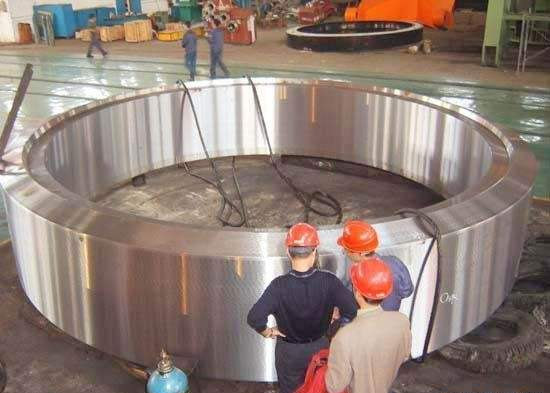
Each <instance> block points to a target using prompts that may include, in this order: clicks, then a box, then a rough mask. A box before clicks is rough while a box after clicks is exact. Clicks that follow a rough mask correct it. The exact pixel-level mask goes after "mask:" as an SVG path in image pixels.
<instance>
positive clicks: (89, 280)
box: [80, 236, 92, 290]
mask: <svg viewBox="0 0 550 393" xmlns="http://www.w3.org/2000/svg"><path fill="white" fill-rule="evenodd" d="M80 241H81V242H82V249H83V252H84V283H85V285H86V289H88V290H91V289H92V278H91V275H92V274H91V272H90V249H89V247H88V239H87V238H86V237H84V236H80Z"/></svg>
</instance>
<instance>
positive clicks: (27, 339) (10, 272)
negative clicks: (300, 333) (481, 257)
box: [0, 206, 550, 393]
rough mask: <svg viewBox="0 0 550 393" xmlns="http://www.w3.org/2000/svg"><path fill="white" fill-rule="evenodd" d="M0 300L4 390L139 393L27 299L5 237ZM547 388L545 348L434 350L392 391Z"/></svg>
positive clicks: (549, 367)
mask: <svg viewBox="0 0 550 393" xmlns="http://www.w3.org/2000/svg"><path fill="white" fill-rule="evenodd" d="M531 216H532V219H531V225H530V233H531V235H534V236H539V237H540V236H541V235H542V236H546V238H548V237H549V236H550V210H549V209H548V206H546V207H543V206H538V207H535V208H533V209H532V215H531ZM542 247H546V248H547V247H548V246H547V245H546V246H545V245H542ZM541 249H542V248H541ZM530 251H531V252H526V253H525V255H524V257H523V259H522V264H521V265H520V266H522V267H523V268H525V269H529V268H530V267H532V266H533V262H535V261H534V260H533V259H532V256H530V255H531V254H532V251H533V250H532V249H531V250H530ZM539 251H540V250H539ZM541 260H542V261H543V263H544V269H546V271H550V258H549V255H548V254H547V255H546V257H544V256H543V258H542V259H541ZM537 262H540V261H539V260H538V261H537ZM520 270H521V269H520ZM0 304H1V305H2V308H1V310H2V311H1V312H0V359H1V360H2V361H3V362H4V363H5V365H6V368H7V374H8V383H7V388H6V391H5V393H17V392H25V393H76V392H78V393H85V392H93V393H129V392H142V391H144V383H143V382H142V381H139V380H136V379H134V378H133V377H131V376H130V375H129V374H127V373H126V372H125V371H123V369H122V368H121V367H120V366H119V364H118V363H117V361H116V360H115V359H113V358H112V357H110V356H108V355H106V354H104V353H101V352H98V351H96V350H94V349H93V348H90V347H88V346H86V345H84V344H81V343H79V342H77V341H76V340H74V339H72V338H70V337H68V336H66V335H64V334H62V333H60V332H59V331H58V330H56V329H55V327H53V326H52V325H51V324H50V323H49V322H47V321H46V320H45V319H44V318H43V317H42V316H41V315H40V314H39V313H38V312H37V311H36V310H35V309H34V308H33V307H32V306H31V305H30V304H29V303H28V301H27V300H26V297H25V295H24V293H23V291H22V289H21V287H20V285H19V281H18V278H17V271H16V267H15V263H14V258H13V255H12V252H11V244H10V242H4V243H3V244H2V245H1V246H0ZM0 384H1V382H0ZM273 388H274V386H270V385H269V384H264V383H248V382H231V381H215V380H203V379H201V380H197V379H196V378H192V381H191V389H192V390H191V391H192V392H193V393H222V392H223V393H229V392H231V393H233V392H239V393H264V392H268V391H271V392H272V391H273V390H272V389H273ZM549 390H550V354H549V353H548V352H546V353H545V354H543V355H541V356H540V357H539V359H538V360H537V361H536V362H535V363H534V364H532V365H531V366H529V367H528V368H526V369H524V370H519V371H515V372H511V373H506V374H489V375H479V374H474V373H471V372H468V371H464V370H462V369H459V368H456V367H454V366H452V365H450V364H449V363H448V362H447V361H446V360H444V359H443V358H442V357H441V355H439V354H438V353H437V352H436V353H434V354H431V355H430V356H429V357H428V358H427V360H426V361H425V362H424V363H423V364H417V363H414V362H407V363H406V364H405V365H403V366H402V367H401V370H400V372H399V375H398V377H397V379H396V381H395V383H394V385H393V393H441V392H446V393H464V392H469V393H478V392H479V393H481V392H483V393H486V392H495V393H505V392H506V393H507V392H515V393H542V392H548V391H549Z"/></svg>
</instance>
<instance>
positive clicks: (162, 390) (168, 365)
mask: <svg viewBox="0 0 550 393" xmlns="http://www.w3.org/2000/svg"><path fill="white" fill-rule="evenodd" d="M188 390H189V383H188V381H187V375H185V373H184V372H183V371H181V370H180V369H179V368H177V367H175V366H174V364H173V363H172V359H171V358H170V356H168V354H167V353H166V351H165V350H164V349H163V350H162V351H161V353H160V361H159V363H158V365H157V369H156V370H155V371H154V372H153V373H152V374H151V376H150V377H149V380H148V381H147V393H187V392H188Z"/></svg>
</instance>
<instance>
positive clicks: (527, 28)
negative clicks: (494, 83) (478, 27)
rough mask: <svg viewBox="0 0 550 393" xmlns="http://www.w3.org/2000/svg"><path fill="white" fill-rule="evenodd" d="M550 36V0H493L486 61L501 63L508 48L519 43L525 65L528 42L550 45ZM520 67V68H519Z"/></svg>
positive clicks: (485, 45)
mask: <svg viewBox="0 0 550 393" xmlns="http://www.w3.org/2000/svg"><path fill="white" fill-rule="evenodd" d="M549 39H550V0H489V5H488V8H487V22H486V25H485V37H484V40H483V49H482V53H481V64H482V65H495V66H497V67H498V66H500V64H501V62H502V58H503V55H504V52H505V50H506V48H507V47H508V46H509V45H510V44H512V43H514V44H518V45H519V49H520V57H521V59H519V60H518V67H519V62H522V68H525V61H526V60H527V46H528V45H539V46H540V45H548V43H549ZM518 69H519V68H518Z"/></svg>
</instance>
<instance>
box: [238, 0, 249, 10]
mask: <svg viewBox="0 0 550 393" xmlns="http://www.w3.org/2000/svg"><path fill="white" fill-rule="evenodd" d="M235 3H236V4H237V5H238V6H239V7H241V8H250V4H251V1H250V0H235Z"/></svg>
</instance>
